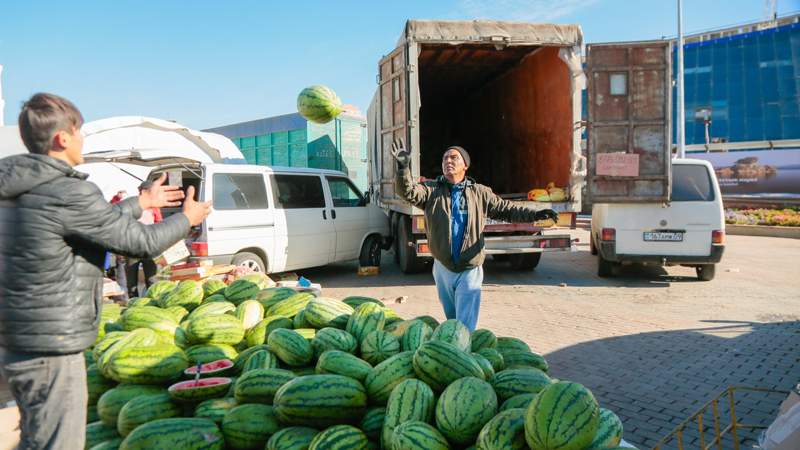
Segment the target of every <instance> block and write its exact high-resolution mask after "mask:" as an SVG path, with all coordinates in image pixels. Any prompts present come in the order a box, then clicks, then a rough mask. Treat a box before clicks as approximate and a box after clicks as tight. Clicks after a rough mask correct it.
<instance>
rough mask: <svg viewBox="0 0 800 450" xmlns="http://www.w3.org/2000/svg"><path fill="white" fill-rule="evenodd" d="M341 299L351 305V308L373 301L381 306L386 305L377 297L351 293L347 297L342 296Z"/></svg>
mask: <svg viewBox="0 0 800 450" xmlns="http://www.w3.org/2000/svg"><path fill="white" fill-rule="evenodd" d="M342 301H343V302H344V303H347V304H348V305H350V306H351V307H353V309H357V308H358V307H359V306H361V305H363V304H364V303H375V304H377V305H380V306H382V307H384V306H386V305H384V304H383V302H382V301H380V300H378V299H377V298H373V297H364V296H361V295H351V296H349V297H345V298H343V299H342Z"/></svg>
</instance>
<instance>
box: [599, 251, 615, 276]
mask: <svg viewBox="0 0 800 450" xmlns="http://www.w3.org/2000/svg"><path fill="white" fill-rule="evenodd" d="M615 266H616V264H615V263H613V262H611V261H609V260H607V259H605V258H603V255H597V276H598V277H601V278H608V277H612V276H614V267H615Z"/></svg>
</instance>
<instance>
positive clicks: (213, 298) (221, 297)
mask: <svg viewBox="0 0 800 450" xmlns="http://www.w3.org/2000/svg"><path fill="white" fill-rule="evenodd" d="M227 301H228V300H227V299H226V298H225V294H224V293H219V292H218V293H216V294H211V295H209V296H208V297H206V298H204V299H203V303H201V304H205V303H215V302H227ZM228 303H230V302H228ZM234 306H235V305H234Z"/></svg>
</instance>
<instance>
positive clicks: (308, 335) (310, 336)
mask: <svg viewBox="0 0 800 450" xmlns="http://www.w3.org/2000/svg"><path fill="white" fill-rule="evenodd" d="M294 331H295V332H296V333H297V334H299V335H300V336H303V337H304V338H305V339H306V340H307V341H308V342H309V343H311V341H312V340H314V336H316V335H317V330H316V328H295V329H294Z"/></svg>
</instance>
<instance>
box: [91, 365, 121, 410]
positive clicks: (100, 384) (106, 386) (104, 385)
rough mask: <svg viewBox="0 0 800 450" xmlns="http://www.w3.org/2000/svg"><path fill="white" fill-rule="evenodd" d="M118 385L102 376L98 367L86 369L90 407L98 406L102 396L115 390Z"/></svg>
mask: <svg viewBox="0 0 800 450" xmlns="http://www.w3.org/2000/svg"><path fill="white" fill-rule="evenodd" d="M116 385H117V383H115V382H114V381H112V380H109V379H108V378H106V377H104V376H102V375H101V374H100V369H98V368H97V366H96V365H94V364H92V365H90V366H89V367H87V368H86V388H87V390H88V393H89V403H88V404H89V406H93V405H96V404H97V400H98V399H99V398H100V396H101V395H103V394H104V393H105V392H106V391H108V390H110V389H113V388H114V386H116Z"/></svg>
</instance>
